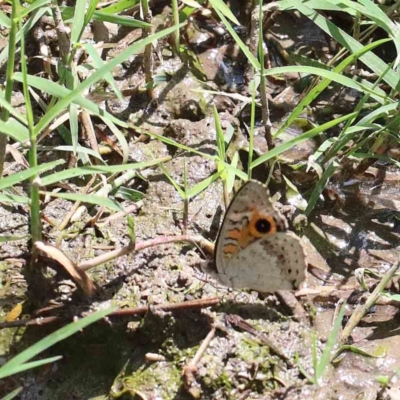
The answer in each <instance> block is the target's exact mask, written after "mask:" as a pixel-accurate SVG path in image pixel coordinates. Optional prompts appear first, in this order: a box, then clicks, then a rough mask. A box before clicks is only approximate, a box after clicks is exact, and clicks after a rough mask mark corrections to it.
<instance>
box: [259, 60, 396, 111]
mask: <svg viewBox="0 0 400 400" xmlns="http://www.w3.org/2000/svg"><path fill="white" fill-rule="evenodd" d="M360 58H362V57H360ZM291 72H295V73H305V74H313V75H317V76H322V77H324V78H328V79H330V80H331V81H334V82H337V83H340V84H341V85H343V86H347V87H349V88H352V89H356V90H358V91H360V92H362V93H367V94H370V95H371V96H372V97H373V98H374V99H375V100H376V101H378V102H379V103H384V102H387V101H390V98H389V97H388V96H387V94H386V93H385V92H384V91H383V90H381V89H379V88H375V87H374V85H373V84H371V83H369V82H367V81H365V80H362V81H360V82H358V81H355V80H353V79H351V78H348V77H347V76H344V75H341V74H338V73H336V72H333V71H328V70H326V69H320V68H315V67H308V66H301V65H296V66H290V67H277V68H271V69H268V70H266V71H265V75H266V76H268V75H280V74H286V73H291Z"/></svg>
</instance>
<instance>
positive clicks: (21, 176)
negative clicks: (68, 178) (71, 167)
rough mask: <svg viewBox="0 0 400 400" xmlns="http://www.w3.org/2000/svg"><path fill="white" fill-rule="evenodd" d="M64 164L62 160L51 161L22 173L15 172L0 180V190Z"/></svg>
mask: <svg viewBox="0 0 400 400" xmlns="http://www.w3.org/2000/svg"><path fill="white" fill-rule="evenodd" d="M64 162H65V161H64V160H56V161H51V162H49V163H45V164H41V165H38V166H37V167H32V168H29V169H26V170H24V171H20V172H16V173H15V174H12V175H9V176H7V177H6V178H1V180H0V190H3V189H6V188H8V187H11V186H14V185H16V184H19V183H21V182H23V181H24V180H26V179H29V178H31V177H32V176H34V175H36V174H39V173H40V172H43V171H48V170H50V169H53V168H55V167H56V166H57V165H60V164H63V163H64Z"/></svg>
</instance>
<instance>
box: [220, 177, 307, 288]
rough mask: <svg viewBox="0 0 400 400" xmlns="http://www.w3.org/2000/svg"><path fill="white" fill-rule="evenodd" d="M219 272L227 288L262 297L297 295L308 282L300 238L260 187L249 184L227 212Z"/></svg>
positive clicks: (221, 239) (239, 192) (223, 228)
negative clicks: (267, 294)
mask: <svg viewBox="0 0 400 400" xmlns="http://www.w3.org/2000/svg"><path fill="white" fill-rule="evenodd" d="M215 268H216V271H215V273H216V277H217V278H218V280H219V281H220V282H221V283H222V284H224V285H226V286H229V287H232V288H236V289H241V288H248V289H253V290H256V291H259V292H273V291H277V290H286V289H287V290H293V289H295V288H297V287H298V286H299V284H300V283H301V282H302V281H303V280H304V279H305V272H306V260H305V252H304V248H303V245H302V242H301V239H300V238H299V237H297V236H296V235H295V234H294V233H293V232H290V231H288V227H287V221H286V219H285V218H284V217H283V216H282V215H281V214H280V213H279V211H278V210H277V209H276V208H275V206H274V205H273V203H272V201H271V199H270V196H269V193H268V190H267V188H266V187H265V186H264V185H262V184H261V183H259V182H256V181H248V182H247V183H245V184H244V185H243V186H242V188H241V189H240V190H239V191H238V192H237V193H236V196H235V197H234V199H233V200H232V202H231V204H230V206H229V208H228V210H227V211H226V214H225V218H224V221H223V223H222V226H221V229H220V232H219V235H218V239H217V244H216V248H215ZM214 275H215V274H214Z"/></svg>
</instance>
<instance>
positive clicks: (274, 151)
mask: <svg viewBox="0 0 400 400" xmlns="http://www.w3.org/2000/svg"><path fill="white" fill-rule="evenodd" d="M354 115H355V113H351V114H347V115H344V116H342V117H340V118H337V119H335V120H333V121H329V122H326V123H325V124H323V125H320V126H317V127H315V128H313V129H310V130H309V131H307V132H305V133H303V134H302V135H299V136H297V137H295V138H293V139H291V140H288V141H287V142H285V143H283V144H281V145H279V146H277V147H275V148H273V149H272V150H270V151H268V152H267V153H265V154H263V155H262V156H261V157H259V158H257V159H256V160H254V161H253V163H252V168H255V167H257V166H258V165H260V164H262V163H264V162H266V161H268V160H270V159H271V158H273V157H276V156H278V155H279V154H281V153H283V152H284V151H286V150H288V149H291V148H292V147H293V146H295V145H296V144H298V143H301V142H303V141H304V140H307V139H310V138H312V137H314V136H316V135H318V134H320V133H321V132H323V131H325V130H328V129H330V128H332V127H333V126H335V125H338V124H340V123H341V122H343V121H346V120H347V119H348V118H352V117H353V116H354Z"/></svg>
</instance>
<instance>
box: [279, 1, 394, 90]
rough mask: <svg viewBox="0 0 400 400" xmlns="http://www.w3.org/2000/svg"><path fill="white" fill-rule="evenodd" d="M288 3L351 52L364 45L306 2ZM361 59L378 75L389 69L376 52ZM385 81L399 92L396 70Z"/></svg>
mask: <svg viewBox="0 0 400 400" xmlns="http://www.w3.org/2000/svg"><path fill="white" fill-rule="evenodd" d="M286 1H287V3H288V4H290V5H291V6H292V7H294V8H295V9H297V10H298V11H300V12H301V13H302V14H304V15H305V16H306V17H307V18H309V19H310V20H311V21H313V22H314V23H315V24H317V25H318V26H319V27H320V28H321V29H322V30H323V31H324V32H325V33H326V34H328V35H329V36H331V37H333V39H335V40H336V41H337V42H338V43H340V44H341V45H342V46H343V47H345V48H346V49H347V50H348V51H349V52H350V53H355V52H357V51H359V50H361V48H362V47H363V45H362V44H360V43H359V42H358V41H357V40H355V39H353V38H352V37H351V36H350V35H348V34H347V33H346V32H345V31H343V30H342V29H340V28H338V27H337V26H336V25H335V24H333V23H332V22H330V21H329V20H327V19H326V18H324V17H323V16H322V15H320V14H319V13H317V12H315V11H314V10H312V9H311V8H309V7H307V6H306V5H305V4H304V3H302V2H300V1H296V0H286ZM360 60H361V61H362V62H363V63H364V64H365V65H367V66H368V67H369V68H371V70H372V71H373V72H375V73H376V74H377V76H382V75H383V74H384V73H385V71H387V70H388V65H387V64H386V63H385V62H384V61H382V59H380V58H379V57H378V56H376V55H375V54H374V53H372V52H369V53H367V54H364V55H363V56H362V57H360ZM385 82H386V83H387V84H388V85H389V86H390V87H391V88H392V89H394V90H396V92H399V86H400V83H399V77H398V75H397V73H396V72H395V71H394V70H389V71H388V72H387V74H386V75H385Z"/></svg>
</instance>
